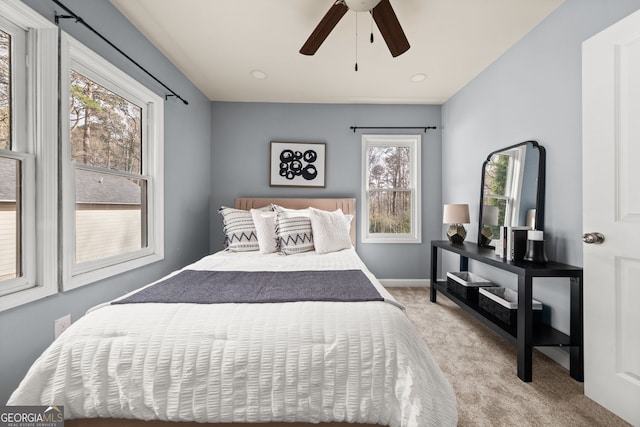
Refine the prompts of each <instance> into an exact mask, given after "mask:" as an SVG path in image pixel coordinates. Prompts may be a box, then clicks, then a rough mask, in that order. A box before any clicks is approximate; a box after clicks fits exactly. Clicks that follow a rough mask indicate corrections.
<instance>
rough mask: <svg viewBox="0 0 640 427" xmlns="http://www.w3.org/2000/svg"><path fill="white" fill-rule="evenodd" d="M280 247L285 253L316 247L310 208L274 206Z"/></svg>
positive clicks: (307, 250) (299, 251)
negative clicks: (296, 208) (298, 208)
mask: <svg viewBox="0 0 640 427" xmlns="http://www.w3.org/2000/svg"><path fill="white" fill-rule="evenodd" d="M273 209H274V211H275V212H276V235H277V237H278V248H279V249H280V252H282V253H283V254H285V255H293V254H297V253H301V252H309V251H312V250H313V249H314V246H313V233H312V232H311V221H310V220H309V215H310V213H309V210H308V209H300V210H295V209H285V208H283V207H281V206H274V207H273Z"/></svg>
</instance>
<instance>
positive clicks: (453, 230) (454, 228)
mask: <svg viewBox="0 0 640 427" xmlns="http://www.w3.org/2000/svg"><path fill="white" fill-rule="evenodd" d="M469 222H470V221H469V205H467V204H449V205H444V209H443V213H442V223H443V224H450V225H449V229H448V230H447V237H448V238H449V241H450V242H451V243H462V242H464V239H465V237H467V230H465V228H464V225H462V224H469Z"/></svg>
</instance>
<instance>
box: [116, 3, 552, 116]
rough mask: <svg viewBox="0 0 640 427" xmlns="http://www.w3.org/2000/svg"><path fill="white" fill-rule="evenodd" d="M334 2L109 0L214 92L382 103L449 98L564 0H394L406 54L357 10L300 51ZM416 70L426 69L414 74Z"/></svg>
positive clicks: (233, 96) (232, 96) (239, 97)
mask: <svg viewBox="0 0 640 427" xmlns="http://www.w3.org/2000/svg"><path fill="white" fill-rule="evenodd" d="M333 1H334V0H180V1H176V0H111V2H112V3H113V4H114V5H115V7H117V8H118V9H119V10H120V12H122V13H123V14H124V15H125V16H126V17H127V19H129V21H131V23H132V24H133V25H135V26H136V27H137V28H138V29H139V30H140V31H141V32H142V33H143V34H144V35H145V36H146V37H147V38H148V39H149V40H150V41H151V42H152V43H153V44H154V45H155V46H157V47H158V49H160V50H161V51H162V52H163V53H164V54H165V55H166V56H167V57H168V58H169V59H170V60H171V61H172V62H173V63H174V64H175V65H176V66H177V67H178V68H179V69H180V70H181V71H182V72H183V73H184V74H185V75H186V76H187V77H188V78H189V79H190V80H191V81H192V82H193V83H194V84H195V85H196V86H197V87H198V88H199V89H200V90H201V91H202V92H203V93H204V94H205V95H206V96H207V97H208V98H209V99H210V100H212V101H241V102H305V103H385V104H441V103H443V102H445V101H447V100H448V99H449V98H450V97H451V96H452V95H453V94H455V93H456V92H457V91H458V90H460V89H461V88H462V87H463V86H464V85H465V84H467V83H468V82H469V81H470V80H472V79H473V78H474V77H475V76H476V75H477V74H478V73H480V72H481V71H482V70H483V69H484V68H485V67H487V66H488V65H489V64H491V62H493V61H494V60H496V59H497V58H498V57H499V56H500V55H501V54H502V53H503V52H505V51H506V50H507V49H509V48H510V47H511V46H512V45H513V44H515V43H516V42H517V41H518V40H519V39H520V38H522V37H523V36H524V35H525V34H526V33H527V32H528V31H530V30H531V29H532V28H533V27H534V26H535V25H537V24H538V23H539V22H540V21H541V20H543V19H544V18H545V17H546V16H547V15H548V14H549V13H551V12H552V11H553V10H555V9H556V8H557V7H558V6H559V5H560V4H561V3H562V2H563V1H564V0H391V4H392V6H393V8H394V10H395V12H396V15H397V16H398V20H399V21H400V24H401V25H402V27H403V29H404V31H405V34H406V36H407V39H408V40H409V43H410V44H411V48H410V49H409V50H408V51H407V52H406V53H404V54H403V55H400V56H398V57H396V58H392V57H391V54H390V53H389V50H388V49H387V46H386V44H385V43H384V40H383V39H382V37H381V36H380V33H379V32H378V30H377V28H376V27H375V24H372V20H371V18H370V15H369V14H368V13H367V12H362V13H356V12H353V11H349V12H347V14H346V15H345V16H344V17H343V18H342V20H341V21H340V22H339V23H338V25H337V26H336V28H335V29H334V30H333V31H332V32H331V34H329V37H328V38H327V39H326V40H325V42H324V43H323V45H322V46H321V47H320V49H319V50H318V52H317V53H316V54H315V55H314V56H305V55H301V54H300V53H298V51H299V50H300V47H301V46H302V45H303V43H304V42H305V41H306V39H307V37H309V35H310V34H311V31H312V30H313V29H314V28H315V26H316V25H317V24H318V22H319V21H320V19H321V18H322V17H323V16H324V14H325V13H326V12H327V11H328V10H329V8H330V7H331V5H332V4H333ZM356 17H357V18H356ZM356 20H357V33H358V36H357V62H358V71H357V72H356V71H355V70H354V64H355V62H356ZM372 25H373V28H374V38H375V42H374V43H373V44H370V43H369V35H370V33H371V26H372ZM253 70H260V71H263V72H264V73H266V75H267V77H266V78H265V79H262V80H259V79H256V78H254V77H252V75H251V72H252V71H253ZM155 73H156V74H157V75H161V73H158V72H155ZM418 73H423V74H426V76H427V78H426V79H424V80H423V81H421V82H413V81H412V80H411V77H412V76H414V75H415V74H418ZM178 92H179V91H178Z"/></svg>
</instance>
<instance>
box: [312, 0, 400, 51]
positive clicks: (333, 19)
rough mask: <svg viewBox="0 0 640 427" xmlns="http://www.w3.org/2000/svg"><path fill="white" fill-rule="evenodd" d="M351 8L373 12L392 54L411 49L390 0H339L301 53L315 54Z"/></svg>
mask: <svg viewBox="0 0 640 427" xmlns="http://www.w3.org/2000/svg"><path fill="white" fill-rule="evenodd" d="M349 9H351V10H355V11H357V12H365V11H370V12H371V15H372V16H373V20H374V21H375V23H376V25H377V26H378V29H379V30H380V34H382V38H383V39H384V41H385V42H386V43H387V46H388V47H389V50H390V51H391V56H393V57H396V56H398V55H401V54H403V53H404V52H406V51H407V50H409V47H410V46H409V41H408V40H407V37H406V36H405V35H404V31H403V30H402V27H401V26H400V22H399V21H398V17H397V16H396V14H395V12H394V11H393V8H392V7H391V3H389V0H337V1H335V3H334V4H333V6H331V9H329V11H328V12H327V13H326V15H324V17H323V18H322V20H321V21H320V23H319V24H318V26H317V27H316V28H315V30H313V32H312V33H311V35H310V36H309V38H308V39H307V41H306V42H305V44H304V45H303V46H302V48H301V49H300V53H301V54H303V55H313V54H315V53H316V51H317V50H318V48H319V47H320V45H321V44H322V43H323V42H324V40H325V39H326V38H327V36H328V35H329V33H330V32H331V31H332V30H333V28H334V27H335V26H336V25H337V24H338V22H339V21H340V19H341V18H342V17H343V16H344V15H345V13H347V11H348V10H349Z"/></svg>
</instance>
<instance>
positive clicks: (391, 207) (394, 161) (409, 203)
mask: <svg viewBox="0 0 640 427" xmlns="http://www.w3.org/2000/svg"><path fill="white" fill-rule="evenodd" d="M420 141H421V138H420V135H391V136H387V135H363V136H362V173H363V177H362V200H363V203H362V218H363V221H362V242H363V243H421V242H422V233H421V227H420V225H421V223H420Z"/></svg>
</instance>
